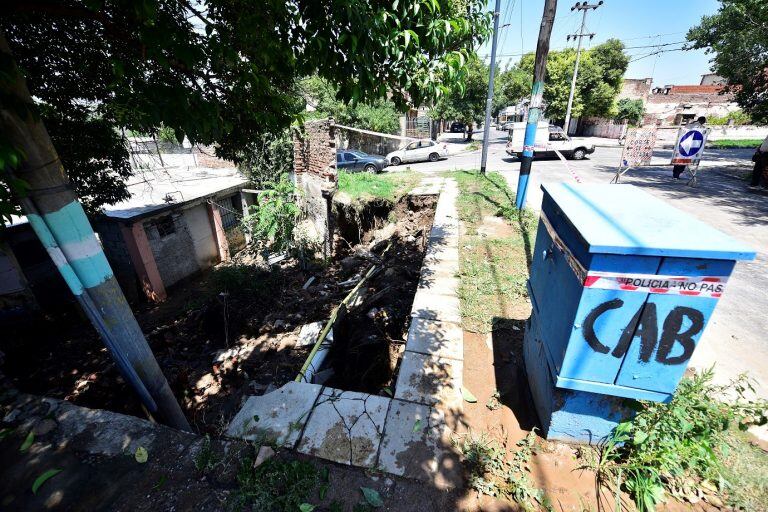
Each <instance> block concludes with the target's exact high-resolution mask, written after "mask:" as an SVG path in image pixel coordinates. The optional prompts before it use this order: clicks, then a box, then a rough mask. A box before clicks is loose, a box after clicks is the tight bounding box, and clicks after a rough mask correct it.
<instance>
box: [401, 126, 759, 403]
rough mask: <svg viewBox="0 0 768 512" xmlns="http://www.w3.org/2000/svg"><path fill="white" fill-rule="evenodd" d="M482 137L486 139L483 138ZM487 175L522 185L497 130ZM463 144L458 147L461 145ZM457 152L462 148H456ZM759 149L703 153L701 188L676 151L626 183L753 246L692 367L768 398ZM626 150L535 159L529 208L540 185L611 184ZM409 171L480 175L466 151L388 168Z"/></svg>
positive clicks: (660, 153)
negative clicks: (755, 169) (676, 171)
mask: <svg viewBox="0 0 768 512" xmlns="http://www.w3.org/2000/svg"><path fill="white" fill-rule="evenodd" d="M478 135H482V133H479V134H478ZM490 138H491V144H490V146H489V158H488V166H487V168H488V170H489V171H499V172H501V173H502V174H503V175H504V176H505V178H506V179H507V180H508V182H509V184H510V187H511V188H512V190H515V189H516V187H517V177H518V174H519V170H520V163H519V161H517V160H516V159H514V158H511V157H509V156H507V154H506V152H505V143H506V133H505V132H498V131H496V130H492V131H491V137H490ZM456 142H458V141H456ZM451 148H452V149H454V150H455V149H456V148H460V146H459V145H458V144H451ZM752 152H753V150H750V149H733V150H712V149H708V150H706V152H705V157H704V158H705V159H704V161H703V162H702V166H701V169H700V171H699V184H698V186H696V187H691V186H688V185H687V184H686V180H675V179H673V178H672V176H671V174H672V171H671V167H670V166H668V165H666V166H665V165H663V164H664V163H669V160H670V158H671V153H672V152H671V150H663V149H660V150H657V151H655V152H654V160H653V161H652V163H658V164H661V165H659V166H654V167H646V168H642V169H636V170H631V171H629V173H628V174H627V175H626V176H625V177H624V179H623V180H622V183H630V184H633V185H636V186H638V187H641V188H643V189H644V190H646V191H647V192H650V193H651V194H653V195H655V196H657V197H659V198H661V199H663V200H665V201H669V202H670V203H672V205H673V206H675V207H676V208H678V209H680V210H682V211H684V212H686V213H688V214H690V215H693V216H695V217H697V218H699V219H700V220H702V221H704V222H707V223H709V224H710V225H712V226H713V227H715V228H717V229H719V230H721V231H723V232H725V233H727V234H729V235H730V236H732V237H733V238H736V239H739V240H741V241H743V242H746V243H747V244H749V245H751V246H752V247H753V248H754V249H755V250H756V251H757V252H758V256H757V259H756V260H755V261H752V262H742V263H739V264H737V266H736V270H735V272H734V274H733V276H732V278H731V279H730V281H729V282H728V285H727V288H726V292H725V294H724V295H723V297H722V299H720V302H719V304H718V306H717V308H716V310H715V312H714V314H713V316H712V318H711V320H710V322H709V325H708V326H707V330H706V331H705V333H704V335H703V336H702V339H701V341H700V344H699V347H698V348H697V350H696V352H695V353H694V356H693V359H692V362H691V364H692V365H693V366H695V367H698V368H703V367H709V366H712V365H713V364H714V365H715V371H716V376H717V380H718V381H720V382H726V381H727V380H729V379H731V378H734V377H736V376H737V375H739V374H740V373H742V372H748V373H749V374H750V375H751V376H752V377H753V378H755V379H756V380H757V381H758V386H759V388H760V389H761V394H762V395H763V396H768V191H765V190H761V191H752V190H749V189H748V188H747V181H746V179H745V177H746V176H747V175H748V173H749V172H750V170H751V166H752V163H751V161H750V158H751V156H752ZM620 156H621V148H620V147H618V146H616V147H598V148H596V151H595V153H594V154H592V155H590V156H589V157H588V158H587V159H585V160H582V161H572V160H570V161H568V162H567V164H565V163H563V162H562V161H560V160H559V159H548V160H535V161H534V163H533V168H532V174H531V180H530V186H529V189H528V194H527V203H526V206H528V207H530V208H534V209H538V208H539V206H540V204H541V198H542V195H541V190H540V186H541V184H542V183H556V182H569V183H575V182H576V179H577V178H578V180H580V181H581V182H582V183H608V182H610V180H611V178H612V177H613V174H614V172H615V170H616V165H617V164H618V162H619V159H620ZM407 167H410V169H412V170H414V171H417V172H422V173H425V174H440V173H441V172H444V171H449V170H458V169H478V168H479V167H480V151H472V152H463V153H459V154H456V155H452V156H450V157H448V158H447V159H444V160H441V161H438V162H425V163H418V164H408V165H402V166H399V167H396V168H392V167H390V168H388V170H391V171H392V172H398V171H400V170H404V169H406V168H407Z"/></svg>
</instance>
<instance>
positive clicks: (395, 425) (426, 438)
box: [379, 400, 462, 489]
mask: <svg viewBox="0 0 768 512" xmlns="http://www.w3.org/2000/svg"><path fill="white" fill-rule="evenodd" d="M379 467H380V468H381V469H383V470H384V471H387V472H388V473H392V474H395V475H399V476H405V477H407V478H415V479H418V480H421V481H424V482H432V483H434V485H435V486H437V487H439V488H441V489H445V488H455V487H460V486H461V485H462V471H461V463H460V459H459V454H458V453H457V451H456V450H455V449H454V448H453V446H452V445H451V439H450V431H449V429H448V428H447V427H446V425H445V417H444V415H443V413H442V412H441V411H438V410H437V409H435V408H433V407H429V406H426V405H422V404H414V403H411V402H402V401H400V400H393V401H392V405H391V406H390V408H389V412H388V413H387V423H386V426H385V433H384V439H383V440H382V442H381V450H380V452H379Z"/></svg>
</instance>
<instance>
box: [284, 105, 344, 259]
mask: <svg viewBox="0 0 768 512" xmlns="http://www.w3.org/2000/svg"><path fill="white" fill-rule="evenodd" d="M293 172H294V180H295V183H296V188H298V189H299V190H300V191H301V194H300V195H299V201H300V206H301V209H302V211H303V212H304V214H305V215H306V216H307V218H308V219H309V220H311V221H312V224H313V225H314V229H315V231H316V233H317V234H318V235H319V236H320V237H322V238H323V240H324V244H323V256H324V257H326V258H327V257H329V256H330V254H331V246H332V243H331V241H332V239H333V218H332V215H331V200H332V198H333V194H334V193H335V191H336V188H337V182H336V132H335V128H334V122H333V119H323V120H319V121H310V122H308V123H306V124H305V125H304V127H303V129H302V130H294V133H293Z"/></svg>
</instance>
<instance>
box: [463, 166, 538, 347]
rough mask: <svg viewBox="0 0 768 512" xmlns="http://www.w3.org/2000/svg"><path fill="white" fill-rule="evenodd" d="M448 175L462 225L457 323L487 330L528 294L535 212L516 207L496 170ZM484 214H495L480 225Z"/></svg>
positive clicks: (470, 327) (509, 315)
mask: <svg viewBox="0 0 768 512" xmlns="http://www.w3.org/2000/svg"><path fill="white" fill-rule="evenodd" d="M453 177H454V178H455V179H456V181H457V182H458V185H459V198H458V201H457V208H458V212H459V218H460V220H461V221H462V224H463V227H464V234H463V235H462V238H461V240H460V242H459V254H460V258H461V263H460V271H459V278H460V285H459V292H458V294H459V299H460V300H461V316H462V323H463V326H464V328H465V329H466V330H468V331H473V332H483V333H485V332H490V331H491V330H492V328H493V325H492V323H493V319H494V318H510V317H511V315H512V309H513V308H514V306H515V305H516V304H518V303H519V302H520V301H521V299H522V300H525V297H527V290H526V281H527V279H528V263H529V261H530V252H531V250H532V247H533V243H534V239H535V233H536V215H535V214H534V213H533V212H532V211H530V210H523V212H522V213H521V212H519V211H518V210H517V209H516V208H515V201H514V199H515V196H514V194H513V193H512V192H511V191H510V190H509V187H508V186H507V184H506V181H505V180H504V177H503V176H501V175H500V174H498V173H488V174H486V175H482V174H480V173H479V172H472V171H457V172H455V173H453ZM487 217H496V218H500V220H499V222H498V223H497V224H495V225H491V226H483V224H484V221H485V219H486V218H487ZM501 219H503V220H501ZM486 228H489V229H486Z"/></svg>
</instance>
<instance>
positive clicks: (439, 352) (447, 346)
mask: <svg viewBox="0 0 768 512" xmlns="http://www.w3.org/2000/svg"><path fill="white" fill-rule="evenodd" d="M405 350H407V351H410V352H418V353H420V354H425V355H431V356H437V357H445V358H448V359H458V360H463V359H464V333H463V331H462V329H461V326H460V325H458V324H454V323H452V322H436V321H434V320H426V319H423V318H414V319H413V321H412V322H411V328H410V329H409V330H408V341H407V342H406V345H405Z"/></svg>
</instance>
